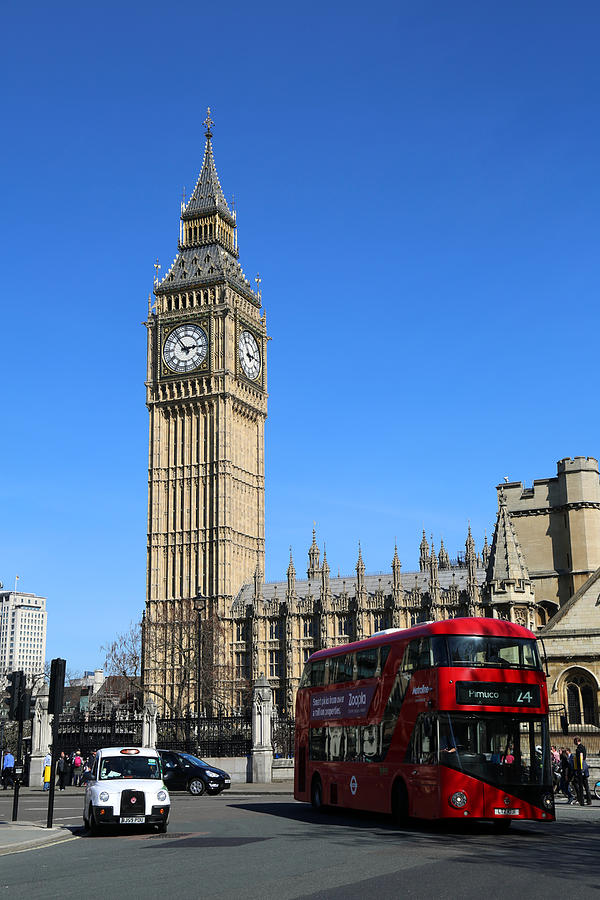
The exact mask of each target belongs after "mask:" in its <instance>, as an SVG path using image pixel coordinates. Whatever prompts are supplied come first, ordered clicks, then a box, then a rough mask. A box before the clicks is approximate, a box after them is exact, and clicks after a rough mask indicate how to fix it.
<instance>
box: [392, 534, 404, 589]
mask: <svg viewBox="0 0 600 900" xmlns="http://www.w3.org/2000/svg"><path fill="white" fill-rule="evenodd" d="M392 583H393V587H394V588H401V587H402V563H401V562H400V558H399V557H398V545H397V544H394V558H393V559H392Z"/></svg>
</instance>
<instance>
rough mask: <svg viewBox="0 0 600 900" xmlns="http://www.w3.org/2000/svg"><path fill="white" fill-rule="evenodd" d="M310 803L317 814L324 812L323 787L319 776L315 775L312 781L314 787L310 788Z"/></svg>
mask: <svg viewBox="0 0 600 900" xmlns="http://www.w3.org/2000/svg"><path fill="white" fill-rule="evenodd" d="M310 802H311V806H312V808H313V809H314V810H315V812H322V811H323V785H322V783H321V779H320V777H319V776H318V775H315V777H314V778H313V780H312V785H311V788H310Z"/></svg>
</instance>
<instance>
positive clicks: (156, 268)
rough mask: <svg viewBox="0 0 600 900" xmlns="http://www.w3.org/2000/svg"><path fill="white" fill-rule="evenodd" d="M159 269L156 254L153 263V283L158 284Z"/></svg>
mask: <svg viewBox="0 0 600 900" xmlns="http://www.w3.org/2000/svg"><path fill="white" fill-rule="evenodd" d="M159 269H160V263H159V261H158V256H157V257H156V262H155V263H154V284H158V270H159Z"/></svg>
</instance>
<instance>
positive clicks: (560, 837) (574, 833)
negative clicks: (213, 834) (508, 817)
mask: <svg viewBox="0 0 600 900" xmlns="http://www.w3.org/2000/svg"><path fill="white" fill-rule="evenodd" d="M231 805H232V806H235V807H236V808H237V809H244V810H247V811H248V812H252V813H258V814H260V815H266V816H276V817H279V818H282V819H287V820H289V821H293V822H303V823H305V824H306V825H307V826H308V827H307V828H306V830H305V831H304V832H303V833H302V834H298V832H293V833H291V834H290V836H291V837H294V838H296V837H297V838H301V839H302V838H305V839H310V838H316V839H318V840H329V841H331V842H332V844H340V843H341V844H348V845H350V846H354V847H357V846H360V845H361V844H370V845H371V846H372V845H373V841H374V839H375V840H376V841H377V842H379V844H380V845H381V846H382V848H383V847H388V848H389V847H390V846H393V845H394V844H397V845H398V847H399V848H402V852H403V854H406V853H410V848H411V847H414V848H415V849H416V848H418V847H420V848H423V847H426V846H430V847H440V848H442V847H443V854H444V858H445V859H446V860H448V861H450V860H452V859H456V860H459V861H461V862H462V863H468V865H470V866H473V867H480V868H485V869H487V868H488V867H493V866H494V865H498V866H507V865H508V866H511V867H513V868H517V869H520V870H522V871H523V874H524V875H525V876H527V877H529V878H536V877H540V876H542V875H548V874H550V875H552V876H553V877H555V878H564V879H565V890H566V891H568V890H570V888H569V887H568V886H567V885H566V883H567V882H570V883H571V884H572V885H576V886H577V891H578V893H582V892H583V894H585V893H586V891H587V889H589V890H593V891H594V892H596V891H598V890H599V889H600V829H599V828H598V822H597V821H594V820H592V821H586V820H585V819H577V820H569V821H565V820H563V821H561V822H548V823H544V822H519V823H518V824H516V823H515V822H513V825H512V828H511V829H510V831H508V832H507V833H505V834H499V833H498V832H496V831H495V830H494V826H493V824H492V823H485V822H476V821H462V820H461V821H449V820H444V821H435V822H431V821H419V820H416V819H415V820H411V821H410V822H409V823H408V824H407V825H406V826H402V827H400V826H398V825H396V824H395V823H394V822H393V820H392V819H391V818H390V817H388V816H384V815H381V816H378V815H374V814H373V813H365V812H360V811H355V810H344V811H343V813H342V812H340V811H337V810H335V811H329V812H323V813H317V812H315V811H314V810H313V809H312V808H311V807H310V806H308V805H305V804H298V803H236V804H231ZM440 852H441V851H440Z"/></svg>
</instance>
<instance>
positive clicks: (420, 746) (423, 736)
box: [407, 713, 440, 819]
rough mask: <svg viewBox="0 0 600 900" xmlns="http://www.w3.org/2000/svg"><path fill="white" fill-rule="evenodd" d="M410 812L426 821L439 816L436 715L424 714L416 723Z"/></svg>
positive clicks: (410, 770) (411, 754) (411, 753)
mask: <svg viewBox="0 0 600 900" xmlns="http://www.w3.org/2000/svg"><path fill="white" fill-rule="evenodd" d="M407 787H408V803H409V813H410V814H411V815H413V816H417V817H418V818H423V819H435V818H437V817H438V816H439V805H440V801H439V796H440V792H439V767H438V765H437V722H436V717H435V715H433V714H432V713H422V714H421V715H420V716H419V717H418V718H417V721H416V723H415V728H414V731H413V734H412V739H411V742H410V751H409V768H408V770H407Z"/></svg>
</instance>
